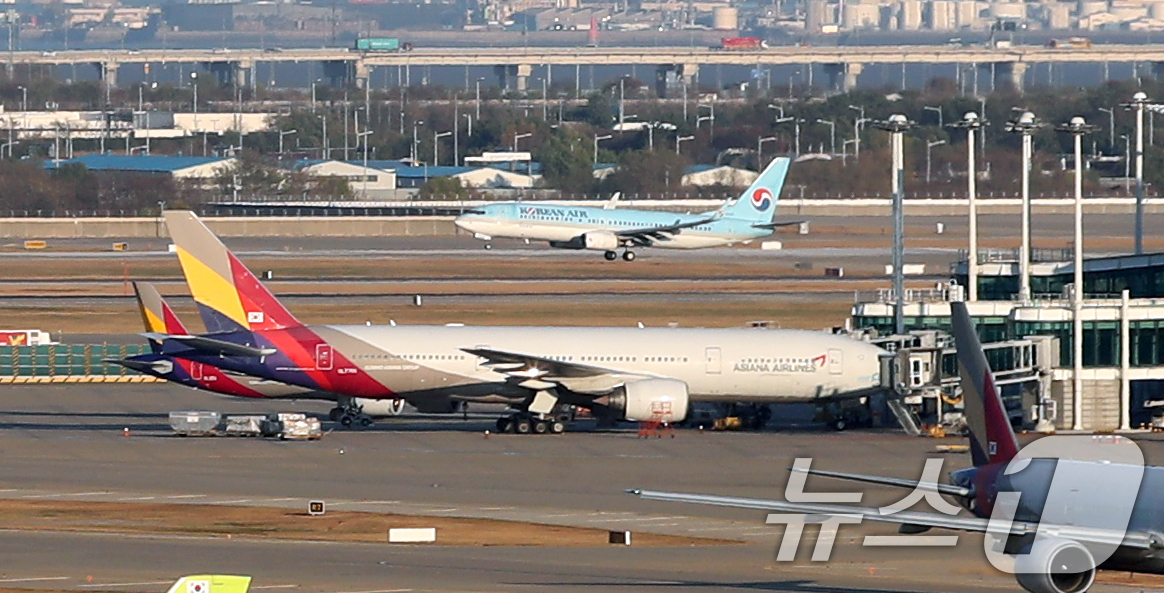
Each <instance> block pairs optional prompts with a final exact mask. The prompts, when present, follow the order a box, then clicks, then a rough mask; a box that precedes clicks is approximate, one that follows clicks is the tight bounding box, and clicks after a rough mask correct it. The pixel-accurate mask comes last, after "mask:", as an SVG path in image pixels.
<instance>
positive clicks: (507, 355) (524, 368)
mask: <svg viewBox="0 0 1164 593" xmlns="http://www.w3.org/2000/svg"><path fill="white" fill-rule="evenodd" d="M461 350H462V351H464V352H467V353H469V354H472V355H474V356H480V357H481V358H484V359H485V360H486V362H485V363H484V364H485V366H488V367H490V368H492V369H493V370H494V371H496V372H498V373H501V374H504V375H508V376H510V377H513V378H515V379H524V380H536V381H545V382H548V383H555V384H560V385H562V386H564V387H566V388H567V389H569V390H571V391H575V392H578V393H589V394H604V393H607V392H609V391H610V390H612V389H614V388H615V387H618V386H619V385H622V384H624V383H627V382H628V381H636V380H639V379H646V378H648V377H649V375H644V374H638V373H627V372H625V371H619V370H615V369H608V368H603V367H599V366H593V365H588V364H580V363H576V362H567V361H563V360H555V359H553V358H546V357H543V356H537V355H534V354H522V353H519V352H508V351H505V350H494V349H492V348H461Z"/></svg>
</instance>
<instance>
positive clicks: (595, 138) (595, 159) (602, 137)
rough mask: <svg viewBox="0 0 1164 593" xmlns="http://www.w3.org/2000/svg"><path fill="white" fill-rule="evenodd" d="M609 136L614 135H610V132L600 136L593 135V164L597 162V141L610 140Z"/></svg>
mask: <svg viewBox="0 0 1164 593" xmlns="http://www.w3.org/2000/svg"><path fill="white" fill-rule="evenodd" d="M611 138H614V136H612V135H610V134H605V135H602V136H599V135H598V134H595V135H594V164H595V165H597V164H598V143H599V142H602V141H603V140H610V139H611Z"/></svg>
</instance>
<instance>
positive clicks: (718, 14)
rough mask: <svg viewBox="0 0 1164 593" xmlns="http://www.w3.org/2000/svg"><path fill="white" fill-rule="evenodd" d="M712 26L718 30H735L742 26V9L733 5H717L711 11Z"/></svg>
mask: <svg viewBox="0 0 1164 593" xmlns="http://www.w3.org/2000/svg"><path fill="white" fill-rule="evenodd" d="M711 26H712V27H714V28H715V30H717V31H734V30H736V29H738V28H739V27H740V11H739V10H736V9H735V8H733V7H731V6H716V7H715V8H714V9H712V11H711Z"/></svg>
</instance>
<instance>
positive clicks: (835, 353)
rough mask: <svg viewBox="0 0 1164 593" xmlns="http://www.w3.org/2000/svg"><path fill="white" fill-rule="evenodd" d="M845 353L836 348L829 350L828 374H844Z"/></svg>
mask: <svg viewBox="0 0 1164 593" xmlns="http://www.w3.org/2000/svg"><path fill="white" fill-rule="evenodd" d="M844 356H845V351H844V350H840V349H838V348H832V349H830V350H829V374H830V375H840V374H841V373H843V372H845V358H844Z"/></svg>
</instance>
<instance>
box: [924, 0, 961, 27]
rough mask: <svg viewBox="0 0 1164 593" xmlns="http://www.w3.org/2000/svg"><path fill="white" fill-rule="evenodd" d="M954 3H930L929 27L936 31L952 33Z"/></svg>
mask: <svg viewBox="0 0 1164 593" xmlns="http://www.w3.org/2000/svg"><path fill="white" fill-rule="evenodd" d="M954 26H955V25H954V8H953V2H950V1H949V0H932V1H931V2H930V22H929V27H930V29H932V30H934V31H951V30H953V29H954Z"/></svg>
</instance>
